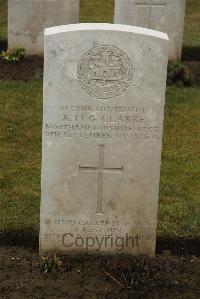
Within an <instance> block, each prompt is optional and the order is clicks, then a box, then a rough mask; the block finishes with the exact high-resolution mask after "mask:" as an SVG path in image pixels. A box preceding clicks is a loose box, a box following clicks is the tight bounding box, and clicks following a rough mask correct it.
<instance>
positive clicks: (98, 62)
mask: <svg viewBox="0 0 200 299" xmlns="http://www.w3.org/2000/svg"><path fill="white" fill-rule="evenodd" d="M77 77H78V81H79V83H80V85H81V87H82V88H83V89H84V90H85V92H86V93H87V94H89V95H90V96H92V97H95V98H97V99H109V98H113V97H115V96H119V95H121V94H122V93H123V92H124V91H125V90H126V89H127V88H128V87H129V85H130V83H131V80H132V77H133V67H132V63H131V61H130V59H129V57H128V56H127V55H126V54H125V53H124V52H123V51H122V50H120V49H118V48H116V47H113V46H99V47H95V48H92V49H91V50H89V51H88V52H86V53H85V54H84V55H83V57H82V58H81V59H80V61H79V64H78V76H77Z"/></svg>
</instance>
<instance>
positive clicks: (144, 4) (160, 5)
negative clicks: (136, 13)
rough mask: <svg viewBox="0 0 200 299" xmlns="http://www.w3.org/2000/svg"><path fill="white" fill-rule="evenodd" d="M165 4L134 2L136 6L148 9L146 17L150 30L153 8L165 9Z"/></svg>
mask: <svg viewBox="0 0 200 299" xmlns="http://www.w3.org/2000/svg"><path fill="white" fill-rule="evenodd" d="M166 4H167V3H166V2H164V3H163V2H162V3H152V2H146V1H144V2H136V5H137V6H144V7H148V9H149V17H148V28H150V27H151V26H152V22H151V21H152V9H153V8H154V7H166Z"/></svg>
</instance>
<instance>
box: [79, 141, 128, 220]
mask: <svg viewBox="0 0 200 299" xmlns="http://www.w3.org/2000/svg"><path fill="white" fill-rule="evenodd" d="M104 153H105V145H103V144H100V145H99V161H98V167H90V166H81V165H79V170H80V171H81V172H87V173H88V172H96V173H98V197H97V211H96V214H103V208H102V190H103V174H104V173H110V172H111V173H121V172H122V170H123V166H122V167H119V168H114V167H104Z"/></svg>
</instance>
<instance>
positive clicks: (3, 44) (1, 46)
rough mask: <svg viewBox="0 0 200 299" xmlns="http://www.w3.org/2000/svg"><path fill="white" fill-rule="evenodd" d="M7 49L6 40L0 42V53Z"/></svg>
mask: <svg viewBox="0 0 200 299" xmlns="http://www.w3.org/2000/svg"><path fill="white" fill-rule="evenodd" d="M7 48H8V42H7V40H0V51H6V50H7Z"/></svg>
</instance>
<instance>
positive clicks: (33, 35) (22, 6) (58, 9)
mask: <svg viewBox="0 0 200 299" xmlns="http://www.w3.org/2000/svg"><path fill="white" fill-rule="evenodd" d="M78 22H79V0H8V48H9V49H15V48H25V50H26V53H27V54H29V55H43V52H44V49H43V48H44V46H43V45H44V28H45V27H52V26H57V25H64V24H70V23H78Z"/></svg>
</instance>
